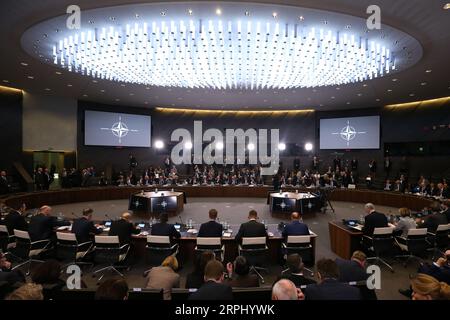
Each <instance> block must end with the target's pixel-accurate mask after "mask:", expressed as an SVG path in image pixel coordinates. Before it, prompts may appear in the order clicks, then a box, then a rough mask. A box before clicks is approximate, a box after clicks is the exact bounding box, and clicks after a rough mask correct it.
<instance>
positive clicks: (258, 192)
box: [0, 186, 433, 261]
mask: <svg viewBox="0 0 450 320" xmlns="http://www.w3.org/2000/svg"><path fill="white" fill-rule="evenodd" d="M155 189H156V188H155V187H145V188H143V187H128V186H127V187H113V186H110V187H89V188H71V189H61V190H54V191H37V192H30V193H18V194H13V195H9V196H7V197H5V198H2V199H0V202H3V203H4V204H5V205H7V206H10V207H18V206H20V205H21V204H22V203H25V204H26V205H27V207H29V208H37V207H40V206H42V205H44V204H46V205H60V204H70V203H77V202H89V201H105V200H118V199H129V198H130V196H131V195H132V194H134V193H137V192H141V191H142V190H144V191H154V190H155ZM157 189H158V191H162V190H172V189H174V190H176V191H180V192H184V193H185V196H186V197H187V198H188V201H189V197H216V198H221V197H247V198H266V199H267V197H268V195H269V193H270V192H273V189H272V188H271V187H269V186H173V187H172V186H169V187H158V188H157ZM282 190H283V191H293V192H295V191H296V190H297V189H296V188H293V187H286V188H282ZM298 191H299V192H300V191H301V192H314V191H315V189H306V188H298ZM328 197H329V200H331V201H347V202H356V203H367V202H372V203H374V204H378V205H385V206H391V207H396V208H399V207H408V208H410V209H412V210H421V209H423V208H424V207H427V206H429V205H430V204H431V202H432V201H433V198H426V197H420V196H416V195H411V194H401V193H395V192H384V191H372V190H349V189H334V190H332V191H331V192H329V193H328ZM336 223H337V222H336ZM238 228H239V226H233V231H234V232H233V236H232V237H229V238H223V242H224V245H225V252H226V255H225V261H233V260H234V258H235V257H236V256H237V254H238V253H237V251H238V250H237V249H238V248H237V247H238V246H237V243H236V241H235V240H234V234H235V233H236V232H237V229H238ZM234 229H236V230H234ZM344 229H345V228H343V227H342V226H339V225H337V224H336V225H335V223H332V222H330V238H331V239H330V240H331V247H332V249H333V251H334V252H336V253H337V254H338V255H340V256H342V257H347V255H348V253H347V252H349V250H350V249H352V246H351V243H349V242H347V241H344V242H342V239H344V240H345V237H347V238H348V239H350V240H351V241H353V240H354V238H355V237H353V236H352V235H349V233H348V232H347V231H348V230H344ZM336 231H340V232H336ZM268 232H270V233H271V236H270V237H269V239H268V242H267V245H268V247H269V256H270V258H271V260H272V261H279V260H280V258H281V249H280V248H281V243H282V240H283V239H282V237H281V233H280V231H279V230H278V228H277V225H268ZM146 238H147V237H146V235H144V234H140V235H136V236H133V241H134V244H135V245H134V249H133V250H134V253H133V254H134V255H135V256H137V257H143V256H145V245H146ZM352 239H353V240H352ZM350 240H348V241H350ZM315 242H316V235H315V234H313V235H312V237H311V244H312V246H313V260H314V256H315ZM195 244H196V236H195V235H192V234H188V233H187V232H182V237H181V239H180V258H181V260H183V261H188V260H191V259H192V258H193V257H194V254H195V253H194V247H195ZM335 246H336V248H334V247H335ZM339 248H341V249H339ZM340 250H345V251H343V252H340Z"/></svg>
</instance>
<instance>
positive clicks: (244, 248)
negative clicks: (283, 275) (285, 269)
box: [238, 237, 269, 283]
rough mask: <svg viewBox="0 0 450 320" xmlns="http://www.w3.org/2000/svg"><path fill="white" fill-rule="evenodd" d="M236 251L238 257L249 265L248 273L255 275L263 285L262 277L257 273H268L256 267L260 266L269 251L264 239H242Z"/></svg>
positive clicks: (266, 270) (264, 269) (265, 269)
mask: <svg viewBox="0 0 450 320" xmlns="http://www.w3.org/2000/svg"><path fill="white" fill-rule="evenodd" d="M238 251H239V255H242V256H244V257H245V258H246V259H247V261H248V263H249V265H250V272H254V273H256V275H257V276H258V277H259V279H261V283H264V277H263V276H262V275H261V273H260V272H259V271H264V272H268V269H267V268H263V267H260V266H257V265H261V264H262V261H263V259H264V258H265V256H266V255H267V252H268V251H269V248H268V247H267V244H266V237H248V238H242V244H240V245H239V247H238Z"/></svg>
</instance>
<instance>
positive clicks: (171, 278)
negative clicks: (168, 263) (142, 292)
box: [146, 267, 180, 300]
mask: <svg viewBox="0 0 450 320" xmlns="http://www.w3.org/2000/svg"><path fill="white" fill-rule="evenodd" d="M179 287H180V275H179V274H178V273H176V272H175V271H173V270H172V268H171V267H153V268H152V269H151V270H150V272H149V273H148V275H147V286H146V288H147V289H163V292H164V300H170V298H171V290H172V288H179Z"/></svg>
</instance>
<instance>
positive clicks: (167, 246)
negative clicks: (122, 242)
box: [144, 235, 178, 276]
mask: <svg viewBox="0 0 450 320" xmlns="http://www.w3.org/2000/svg"><path fill="white" fill-rule="evenodd" d="M145 248H146V251H147V261H148V262H149V263H150V265H152V266H155V265H157V266H159V265H160V264H161V263H162V262H163V261H164V259H165V258H167V257H168V256H170V255H175V256H176V255H177V254H178V243H175V244H171V242H170V237H169V236H152V235H148V236H147V245H146V246H145ZM148 271H150V270H147V271H145V272H144V276H145V275H146V273H148Z"/></svg>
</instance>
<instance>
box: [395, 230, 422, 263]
mask: <svg viewBox="0 0 450 320" xmlns="http://www.w3.org/2000/svg"><path fill="white" fill-rule="evenodd" d="M427 234H428V232H427V228H421V229H409V230H408V234H407V236H406V238H404V237H399V240H397V239H396V242H397V245H398V246H399V248H400V250H402V251H403V252H405V253H406V254H403V255H398V256H396V258H406V260H405V261H404V262H403V266H404V267H405V268H406V265H407V263H408V261H410V260H412V259H416V260H419V262H422V258H420V257H419V255H425V253H426V251H427V248H428V241H427Z"/></svg>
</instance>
